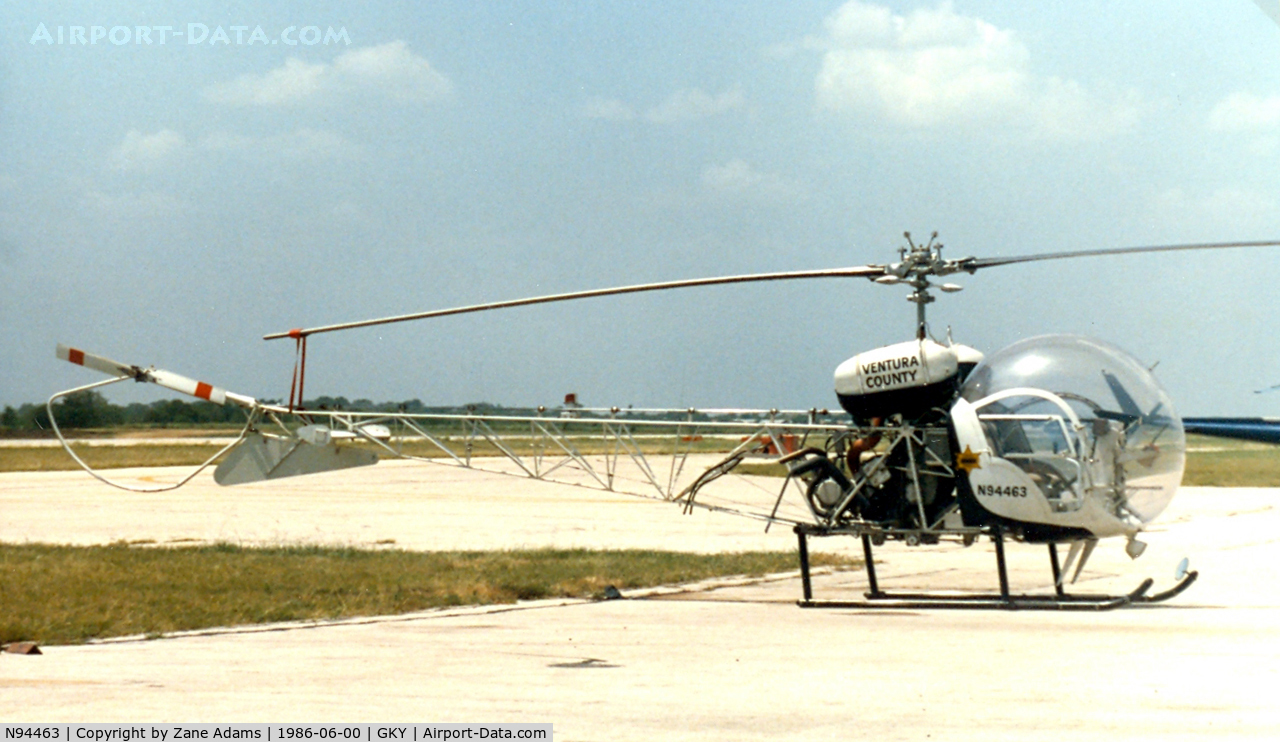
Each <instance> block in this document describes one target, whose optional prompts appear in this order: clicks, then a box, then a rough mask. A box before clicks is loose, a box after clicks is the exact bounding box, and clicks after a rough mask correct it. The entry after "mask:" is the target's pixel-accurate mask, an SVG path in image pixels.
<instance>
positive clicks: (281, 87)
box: [204, 57, 327, 106]
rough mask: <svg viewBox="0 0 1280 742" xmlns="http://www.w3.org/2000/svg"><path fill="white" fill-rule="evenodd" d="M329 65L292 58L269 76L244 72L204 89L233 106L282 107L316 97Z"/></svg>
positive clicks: (207, 96)
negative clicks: (244, 73) (230, 79)
mask: <svg viewBox="0 0 1280 742" xmlns="http://www.w3.org/2000/svg"><path fill="white" fill-rule="evenodd" d="M326 70H327V67H326V66H325V65H323V64H308V63H306V62H304V61H302V60H301V59H295V58H293V57H290V58H288V59H286V60H285V61H284V66H283V67H279V68H276V69H274V70H271V71H270V72H268V73H266V74H265V75H241V76H240V77H237V78H236V79H234V80H232V81H230V82H224V83H218V84H216V85H213V86H212V87H209V88H206V89H205V90H204V98H205V100H208V101H212V102H214V103H227V104H230V105H233V106H278V105H290V104H294V103H300V102H302V101H304V100H307V99H309V98H312V97H314V96H316V95H317V94H318V93H319V92H320V89H321V86H322V85H323V78H324V76H325V72H326Z"/></svg>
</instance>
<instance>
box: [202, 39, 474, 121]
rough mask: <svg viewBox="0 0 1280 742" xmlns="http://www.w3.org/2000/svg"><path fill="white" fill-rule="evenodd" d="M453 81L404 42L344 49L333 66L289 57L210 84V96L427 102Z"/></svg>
mask: <svg viewBox="0 0 1280 742" xmlns="http://www.w3.org/2000/svg"><path fill="white" fill-rule="evenodd" d="M452 87H453V86H452V84H451V83H450V82H449V79H448V78H447V77H445V76H444V75H443V74H441V73H440V72H438V71H436V70H435V69H434V68H433V67H432V66H431V64H430V63H429V62H428V61H427V60H426V59H424V58H423V57H420V56H418V55H417V54H414V53H413V52H411V51H409V49H408V47H407V45H406V44H405V43H404V42H403V41H392V42H389V43H386V44H382V45H380V46H371V47H365V48H363V49H352V50H351V51H347V52H343V53H342V54H340V55H338V57H337V58H336V59H334V60H333V63H332V64H325V63H317V64H312V63H309V62H304V61H302V60H300V59H295V58H292V57H291V58H289V59H287V60H285V63H284V66H283V67H278V68H276V69H274V70H271V71H270V72H267V73H265V74H262V75H254V74H249V75H241V76H240V77H237V78H236V79H234V80H231V81H229V82H223V83H218V84H215V85H212V86H210V87H208V88H205V90H204V91H203V96H204V98H205V100H208V101H210V102H213V103H223V104H227V105H232V106H290V105H302V104H318V105H325V104H331V103H335V102H336V101H338V100H339V99H344V98H347V97H349V96H351V95H354V94H357V93H362V92H374V93H377V94H379V95H382V96H385V97H387V98H390V99H392V100H395V101H399V102H405V103H428V102H431V101H434V100H437V99H439V98H442V97H444V96H446V95H448V94H449V92H450V91H451V90H452Z"/></svg>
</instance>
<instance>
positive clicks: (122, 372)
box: [58, 343, 139, 378]
mask: <svg viewBox="0 0 1280 742" xmlns="http://www.w3.org/2000/svg"><path fill="white" fill-rule="evenodd" d="M58 358H59V359H61V360H63V361H69V362H71V363H74V364H76V365H77V366H84V367H85V368H91V369H93V370H94V371H101V372H102V373H104V374H107V375H109V376H133V377H135V378H136V377H137V375H138V371H139V369H138V368H137V367H136V366H130V365H129V364H127V363H120V362H119V361H113V360H111V359H110V358H104V357H102V356H99V355H94V354H93V353H86V352H84V351H83V350H80V349H79V348H72V347H70V346H67V345H63V344H62V343H58Z"/></svg>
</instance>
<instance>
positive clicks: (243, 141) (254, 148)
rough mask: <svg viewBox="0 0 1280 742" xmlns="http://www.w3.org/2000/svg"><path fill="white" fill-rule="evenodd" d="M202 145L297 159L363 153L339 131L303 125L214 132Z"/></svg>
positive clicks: (257, 154) (208, 147)
mask: <svg viewBox="0 0 1280 742" xmlns="http://www.w3.org/2000/svg"><path fill="white" fill-rule="evenodd" d="M199 147H200V149H202V150H206V151H210V152H228V153H236V154H239V155H242V156H247V157H285V158H288V159H294V160H330V159H345V158H349V157H353V156H355V155H357V154H359V152H360V148H359V146H358V145H355V144H352V143H351V142H350V141H348V140H347V139H345V138H344V137H342V136H341V135H339V134H335V133H333V132H331V131H325V130H321V129H309V128H302V129H298V130H297V131H294V132H291V133H289V134H276V135H273V136H266V137H255V136H245V135H243V134H230V133H227V132H221V131H220V132H214V133H212V134H208V135H206V136H203V137H201V138H200V142H199Z"/></svg>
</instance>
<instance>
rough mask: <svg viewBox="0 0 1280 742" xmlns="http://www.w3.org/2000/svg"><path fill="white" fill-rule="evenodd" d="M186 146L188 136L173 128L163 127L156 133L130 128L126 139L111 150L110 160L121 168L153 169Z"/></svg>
mask: <svg viewBox="0 0 1280 742" xmlns="http://www.w3.org/2000/svg"><path fill="white" fill-rule="evenodd" d="M186 146H187V140H186V137H184V136H182V135H181V134H179V133H178V132H176V131H173V130H172V129H161V130H160V131H157V132H156V133H154V134H143V133H142V132H140V131H138V130H137V129H130V130H129V132H128V133H127V134H125V135H124V141H122V142H120V144H118V145H116V146H115V147H114V148H113V149H112V150H111V154H110V156H109V160H110V163H111V165H112V166H113V167H116V168H119V169H120V170H126V171H128V170H135V171H137V170H143V171H145V170H151V169H153V168H155V167H157V166H159V165H160V164H162V163H164V162H165V161H167V160H170V159H172V158H174V157H176V156H177V155H178V154H180V153H181V152H182V151H183V150H184V149H185V148H186Z"/></svg>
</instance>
